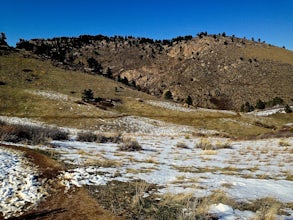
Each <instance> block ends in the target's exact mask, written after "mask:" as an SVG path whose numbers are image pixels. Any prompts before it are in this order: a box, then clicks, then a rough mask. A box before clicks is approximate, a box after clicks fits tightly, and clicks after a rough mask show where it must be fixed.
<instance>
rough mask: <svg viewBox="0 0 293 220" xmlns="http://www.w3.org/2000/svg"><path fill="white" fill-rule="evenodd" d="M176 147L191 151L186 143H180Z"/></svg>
mask: <svg viewBox="0 0 293 220" xmlns="http://www.w3.org/2000/svg"><path fill="white" fill-rule="evenodd" d="M176 147H178V148H183V149H189V147H188V146H187V145H186V144H185V143H182V142H178V143H177V144H176Z"/></svg>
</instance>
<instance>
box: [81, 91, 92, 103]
mask: <svg viewBox="0 0 293 220" xmlns="http://www.w3.org/2000/svg"><path fill="white" fill-rule="evenodd" d="M93 99H94V93H93V91H92V90H91V89H85V90H83V92H82V101H84V102H89V101H92V100H93Z"/></svg>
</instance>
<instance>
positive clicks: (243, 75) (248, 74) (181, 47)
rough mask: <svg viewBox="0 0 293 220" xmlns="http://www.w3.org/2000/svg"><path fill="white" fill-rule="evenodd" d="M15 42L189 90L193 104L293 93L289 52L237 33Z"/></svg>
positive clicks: (142, 83) (154, 84) (62, 59)
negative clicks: (229, 35) (159, 38)
mask: <svg viewBox="0 0 293 220" xmlns="http://www.w3.org/2000/svg"><path fill="white" fill-rule="evenodd" d="M17 47H18V48H20V49H26V50H28V51H32V52H33V53H35V54H38V55H39V56H42V57H45V58H48V59H51V60H52V62H53V63H54V64H55V65H57V66H61V67H63V68H69V69H76V70H82V71H86V72H90V73H93V74H103V75H105V76H107V77H109V78H113V79H115V80H119V81H122V82H124V83H127V84H129V85H131V86H133V87H135V88H137V89H141V90H142V91H145V92H148V93H150V94H152V95H155V96H162V94H163V93H164V92H165V91H166V90H169V91H171V93H172V95H173V98H174V100H175V101H179V102H183V101H184V100H185V99H186V98H187V97H188V96H190V97H191V98H192V101H193V105H195V106H201V107H208V108H220V109H236V110H239V108H240V106H241V104H243V103H245V102H247V101H249V102H251V103H255V102H256V101H257V100H258V99H261V100H264V101H268V100H271V99H272V98H274V97H276V96H278V97H281V98H282V99H284V100H285V101H286V102H290V101H291V99H292V98H293V86H292V85H293V52H292V51H288V50H285V49H281V48H277V47H274V46H270V45H267V44H265V43H260V42H254V41H249V40H245V39H240V38H236V37H226V36H222V35H207V34H204V33H203V34H200V35H199V36H198V37H195V38H192V37H191V36H186V37H178V38H175V39H173V40H164V41H154V40H152V39H147V38H134V37H119V36H118V37H105V36H102V35H98V36H88V35H83V36H80V37H78V38H65V37H63V38H53V39H48V40H42V39H33V40H29V41H24V40H21V41H20V42H19V43H18V44H17ZM276 54H278V55H277V56H276ZM291 60H292V62H291Z"/></svg>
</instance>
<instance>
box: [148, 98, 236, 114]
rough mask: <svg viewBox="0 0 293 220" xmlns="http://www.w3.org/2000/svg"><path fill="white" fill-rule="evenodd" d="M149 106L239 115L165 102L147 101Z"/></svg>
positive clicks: (226, 111)
mask: <svg viewBox="0 0 293 220" xmlns="http://www.w3.org/2000/svg"><path fill="white" fill-rule="evenodd" d="M146 103H147V104H150V105H153V106H157V107H161V108H165V109H169V110H173V111H179V112H200V111H203V112H216V113H225V114H232V115H237V113H236V112H233V111H228V110H217V109H206V108H194V107H192V106H191V107H184V106H183V105H182V104H178V103H173V102H163V101H153V100H148V101H146Z"/></svg>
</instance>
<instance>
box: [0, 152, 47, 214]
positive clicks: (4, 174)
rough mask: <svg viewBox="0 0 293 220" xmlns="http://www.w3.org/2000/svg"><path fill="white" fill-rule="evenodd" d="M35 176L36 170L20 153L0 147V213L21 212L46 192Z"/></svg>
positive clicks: (36, 201) (29, 207)
mask: <svg viewBox="0 0 293 220" xmlns="http://www.w3.org/2000/svg"><path fill="white" fill-rule="evenodd" d="M37 177H38V173H37V170H36V169H35V168H34V167H33V165H32V164H30V163H29V162H28V161H26V160H24V159H23V155H22V153H20V152H18V151H15V150H11V149H7V148H0V213H2V214H3V216H4V218H10V217H12V216H19V215H21V214H23V211H25V210H28V209H31V208H33V207H34V206H35V205H36V203H38V202H39V201H40V200H41V199H42V198H43V197H44V196H45V195H46V194H47V193H46V190H45V189H44V188H43V187H41V185H42V183H40V182H39V181H38V179H37Z"/></svg>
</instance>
